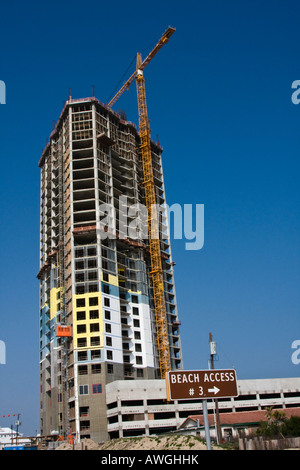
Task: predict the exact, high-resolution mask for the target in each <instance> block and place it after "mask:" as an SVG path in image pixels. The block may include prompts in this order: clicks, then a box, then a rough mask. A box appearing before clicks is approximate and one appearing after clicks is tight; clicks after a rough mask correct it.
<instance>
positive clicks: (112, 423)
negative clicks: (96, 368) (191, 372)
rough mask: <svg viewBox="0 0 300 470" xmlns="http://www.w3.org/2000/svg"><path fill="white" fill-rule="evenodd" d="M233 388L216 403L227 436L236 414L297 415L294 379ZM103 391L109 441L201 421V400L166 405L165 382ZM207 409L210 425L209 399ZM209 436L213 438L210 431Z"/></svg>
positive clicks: (299, 384)
mask: <svg viewBox="0 0 300 470" xmlns="http://www.w3.org/2000/svg"><path fill="white" fill-rule="evenodd" d="M237 385H238V396H237V397H231V398H219V399H218V408H219V413H220V420H221V423H227V426H226V429H227V432H228V430H229V428H233V426H229V425H228V418H230V419H231V420H232V419H233V418H232V416H234V420H236V419H237V417H238V416H239V414H240V413H242V414H245V413H249V415H251V412H255V411H264V410H265V408H267V407H272V408H274V409H280V410H282V411H286V413H287V415H289V413H291V412H293V414H294V415H299V412H298V411H299V410H300V378H298V377H295V378H278V379H256V380H238V381H237ZM106 389H107V393H106V397H107V416H108V432H109V436H110V438H119V437H132V436H141V435H147V436H151V435H155V434H161V433H167V432H175V431H177V430H181V431H183V428H182V426H184V423H185V422H186V420H187V418H189V417H190V416H193V415H202V417H203V413H202V402H201V400H193V399H190V400H171V401H168V399H167V389H166V381H165V380H147V381H146V380H142V381H139V382H138V383H134V384H132V383H129V382H125V381H116V382H114V383H110V384H108V385H107V386H106ZM207 408H208V417H209V421H210V422H214V418H215V415H214V411H215V404H214V401H213V400H212V399H209V400H207ZM295 410H298V411H296V412H295ZM262 416H263V415H262ZM251 419H252V418H251ZM262 419H263V417H262ZM244 424H245V422H244ZM239 429H240V430H242V429H245V431H246V430H247V425H246V424H245V426H242V425H241V422H240V423H239ZM197 431H199V429H198V430H197ZM223 431H224V429H223ZM187 432H189V433H190V434H192V430H191V429H187ZM211 434H212V437H215V430H214V428H213V429H212V430H211ZM201 436H202V437H204V436H205V432H204V430H202V431H201ZM223 437H224V432H223Z"/></svg>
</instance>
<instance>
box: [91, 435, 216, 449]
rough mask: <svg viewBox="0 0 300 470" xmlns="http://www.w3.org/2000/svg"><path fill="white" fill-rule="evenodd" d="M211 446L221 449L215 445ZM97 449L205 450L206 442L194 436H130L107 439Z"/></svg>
mask: <svg viewBox="0 0 300 470" xmlns="http://www.w3.org/2000/svg"><path fill="white" fill-rule="evenodd" d="M212 448H213V449H214V450H221V448H220V447H217V446H216V447H215V446H212ZM99 450H206V444H205V443H203V441H202V440H200V439H198V438H197V437H195V436H179V435H167V436H153V437H130V438H123V439H112V440H111V441H107V442H105V443H104V444H102V445H101V446H99Z"/></svg>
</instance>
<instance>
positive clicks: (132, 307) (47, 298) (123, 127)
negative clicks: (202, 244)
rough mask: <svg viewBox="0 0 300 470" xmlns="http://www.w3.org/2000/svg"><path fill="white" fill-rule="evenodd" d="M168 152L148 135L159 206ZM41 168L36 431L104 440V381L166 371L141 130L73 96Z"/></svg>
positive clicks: (170, 338)
mask: <svg viewBox="0 0 300 470" xmlns="http://www.w3.org/2000/svg"><path fill="white" fill-rule="evenodd" d="M161 153H162V148H161V146H160V145H159V144H158V143H156V142H153V141H151V160H152V167H153V177H154V188H155V195H156V203H157V205H158V206H163V205H164V204H165V203H166V199H165V188H164V180H163V170H162V162H161ZM39 167H40V171H41V196H40V197H41V199H40V217H41V219H40V220H41V222H40V270H39V273H38V278H39V282H40V419H41V423H40V428H41V433H42V434H50V433H51V432H53V431H57V432H58V433H60V434H62V435H68V434H73V435H75V436H77V437H78V436H80V437H81V438H84V437H90V438H92V439H94V440H95V441H103V440H106V439H107V438H108V435H107V406H106V396H105V393H106V392H105V386H106V384H107V383H110V382H113V381H115V380H132V381H134V380H139V379H144V380H145V379H155V378H161V370H160V366H159V347H158V341H157V336H158V328H159V326H158V324H157V318H156V315H155V303H154V293H153V282H152V272H153V270H152V267H151V259H150V243H149V237H148V238H147V236H146V235H147V227H148V224H147V214H146V215H145V212H144V211H143V208H144V207H145V186H144V183H145V182H144V170H143V165H142V157H141V150H140V137H139V133H138V132H137V129H136V126H135V125H134V124H133V123H130V122H128V121H127V120H126V117H125V116H123V115H120V114H117V113H115V112H114V111H112V110H111V109H110V108H109V107H107V106H105V105H104V104H102V103H101V102H100V101H98V100H97V99H96V98H94V97H92V98H85V99H79V100H75V99H72V98H70V99H69V100H68V101H67V102H66V104H65V106H64V108H63V110H62V112H61V115H60V117H59V120H58V122H57V124H56V126H55V129H54V130H53V131H52V133H51V135H50V138H49V142H48V144H47V145H46V147H45V149H44V150H43V152H42V156H41V159H40V162H39ZM159 222H160V223H159V228H160V231H159V234H160V237H159V238H160V241H159V243H160V255H161V256H160V257H161V267H162V275H163V286H162V290H163V293H164V301H165V313H166V327H167V338H166V339H167V347H168V352H169V360H170V368H171V369H173V370H174V369H178V368H181V367H182V364H181V361H182V358H181V344H180V335H179V321H178V314H177V305H176V294H175V285H174V277H173V265H174V263H173V261H172V255H171V247H170V237H169V229H168V218H167V217H166V214H165V213H163V211H159ZM133 389H134V383H133Z"/></svg>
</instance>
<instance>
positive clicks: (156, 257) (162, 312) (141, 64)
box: [107, 27, 175, 379]
mask: <svg viewBox="0 0 300 470" xmlns="http://www.w3.org/2000/svg"><path fill="white" fill-rule="evenodd" d="M174 32H175V28H171V27H169V28H168V29H167V30H166V31H165V33H164V34H163V35H162V37H161V38H160V40H159V41H158V43H157V44H156V46H155V47H154V49H152V51H151V52H150V53H149V54H148V55H147V57H146V59H145V60H143V61H142V56H141V54H140V53H138V54H137V61H136V70H135V72H134V73H133V74H132V75H131V77H130V78H129V79H128V80H127V81H126V82H125V83H124V85H123V86H122V88H121V89H120V90H119V91H118V93H116V95H115V96H114V97H113V98H112V99H111V100H110V102H109V103H108V105H107V106H108V107H112V106H113V105H114V104H115V102H116V101H117V100H118V99H119V98H120V96H121V95H122V94H123V92H124V91H125V90H128V88H129V86H130V85H131V83H132V82H133V81H134V80H136V87H137V101H138V113H139V136H140V147H141V153H142V161H143V172H144V187H145V198H146V207H147V212H148V236H149V245H150V259H151V275H152V288H153V297H154V309H155V324H156V336H157V348H158V359H159V367H160V375H161V378H163V379H164V378H166V375H167V372H168V371H169V370H171V360H170V348H169V338H168V327H167V313H166V304H165V296H164V283H163V272H162V263H161V248H160V240H159V225H158V216H157V211H156V210H155V208H156V198H155V186H154V177H153V168H152V156H151V140H150V125H149V119H148V112H147V101H146V91H145V79H144V76H143V70H144V68H145V67H146V65H148V64H149V62H150V61H151V60H152V59H153V57H154V56H155V55H156V54H157V52H158V51H159V50H160V49H161V48H162V46H163V45H164V44H166V43H167V42H168V41H169V39H170V37H171V36H172V34H173V33H174Z"/></svg>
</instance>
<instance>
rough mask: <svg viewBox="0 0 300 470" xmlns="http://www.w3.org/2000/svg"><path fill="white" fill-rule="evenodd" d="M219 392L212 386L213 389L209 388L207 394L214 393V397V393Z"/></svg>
mask: <svg viewBox="0 0 300 470" xmlns="http://www.w3.org/2000/svg"><path fill="white" fill-rule="evenodd" d="M219 391H220V389H219V388H218V387H216V386H214V388H209V389H208V392H210V393H214V394H215V395H216V393H218V392H219Z"/></svg>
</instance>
